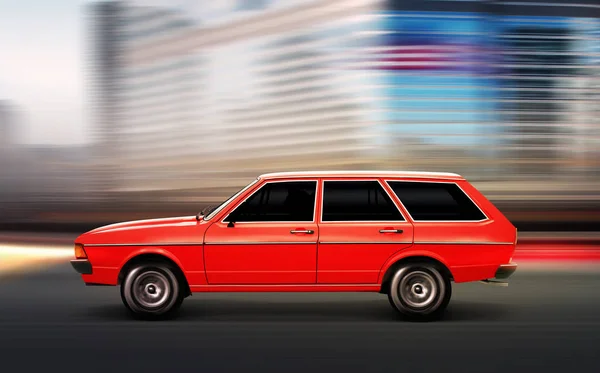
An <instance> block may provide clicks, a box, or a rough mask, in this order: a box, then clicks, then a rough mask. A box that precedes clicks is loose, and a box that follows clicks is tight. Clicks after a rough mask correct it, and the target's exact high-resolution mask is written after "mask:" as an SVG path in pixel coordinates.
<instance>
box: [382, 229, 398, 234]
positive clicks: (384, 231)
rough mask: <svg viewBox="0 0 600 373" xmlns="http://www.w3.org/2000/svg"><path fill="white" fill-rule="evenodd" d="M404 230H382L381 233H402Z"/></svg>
mask: <svg viewBox="0 0 600 373" xmlns="http://www.w3.org/2000/svg"><path fill="white" fill-rule="evenodd" d="M402 232H404V231H403V230H402V229H380V230H379V233H402Z"/></svg>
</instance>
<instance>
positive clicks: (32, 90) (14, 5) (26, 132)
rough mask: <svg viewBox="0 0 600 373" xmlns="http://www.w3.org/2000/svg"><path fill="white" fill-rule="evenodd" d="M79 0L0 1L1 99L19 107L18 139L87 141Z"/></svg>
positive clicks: (75, 142)
mask: <svg viewBox="0 0 600 373" xmlns="http://www.w3.org/2000/svg"><path fill="white" fill-rule="evenodd" d="M83 6H84V1H82V0H0V46H1V48H0V100H8V101H9V102H10V103H11V105H12V106H15V107H16V108H17V111H18V118H19V121H18V123H17V130H18V139H17V141H18V142H21V143H28V144H80V143H85V142H87V141H89V139H88V136H86V135H87V133H89V130H88V123H87V122H88V121H87V120H86V115H85V111H84V104H83V103H84V97H83V96H84V95H83V90H84V79H83V72H84V66H83V58H84V51H83V43H84V40H83V39H84V33H83V31H84V29H83V27H84V25H83V21H84V20H83V10H84V9H83Z"/></svg>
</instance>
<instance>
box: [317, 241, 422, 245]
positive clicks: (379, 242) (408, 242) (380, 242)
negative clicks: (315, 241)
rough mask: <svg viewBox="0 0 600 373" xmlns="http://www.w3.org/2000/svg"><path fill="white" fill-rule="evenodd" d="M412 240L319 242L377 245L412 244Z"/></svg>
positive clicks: (325, 243) (322, 242)
mask: <svg viewBox="0 0 600 373" xmlns="http://www.w3.org/2000/svg"><path fill="white" fill-rule="evenodd" d="M411 243H412V241H363V242H359V241H347V242H346V241H321V242H319V244H323V245H367V244H375V245H386V244H387V245H390V244H411Z"/></svg>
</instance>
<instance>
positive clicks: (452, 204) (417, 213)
mask: <svg viewBox="0 0 600 373" xmlns="http://www.w3.org/2000/svg"><path fill="white" fill-rule="evenodd" d="M388 184H389V185H390V187H391V188H392V189H393V190H394V193H396V195H397V196H398V198H399V199H400V201H402V204H403V205H404V207H406V209H407V210H408V213H409V214H410V216H411V217H412V218H413V219H414V220H420V221H479V220H484V219H485V218H486V216H485V215H484V214H483V212H481V210H480V209H479V208H478V207H477V206H476V205H475V203H473V201H471V199H470V198H469V197H468V196H467V195H466V194H465V193H464V192H463V191H462V189H460V188H459V187H458V185H456V184H454V183H420V182H419V183H415V182H404V181H388Z"/></svg>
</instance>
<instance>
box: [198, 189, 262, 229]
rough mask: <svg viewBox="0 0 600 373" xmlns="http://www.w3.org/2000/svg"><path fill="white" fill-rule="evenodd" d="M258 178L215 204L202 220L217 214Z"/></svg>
mask: <svg viewBox="0 0 600 373" xmlns="http://www.w3.org/2000/svg"><path fill="white" fill-rule="evenodd" d="M258 180H260V179H256V180H254V181H253V182H251V183H250V184H248V185H246V186H245V187H244V188H242V189H241V190H240V191H239V192H237V193H236V194H234V195H233V196H231V197H229V199H228V200H227V201H225V202H223V203H221V204H220V205H219V206H217V207H216V208H214V209H211V210H212V211H211V213H210V214H208V215H207V216H205V217H204V220H210V219H212V218H213V217H214V216H215V215H217V214H218V213H219V211H221V210H222V209H223V208H224V207H225V206H227V205H228V204H229V203H230V202H231V201H233V200H234V199H236V198H237V197H238V196H239V195H240V194H242V193H244V192H245V191H246V190H248V189H249V188H250V187H251V186H252V185H254V184H256V183H257V182H258Z"/></svg>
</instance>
